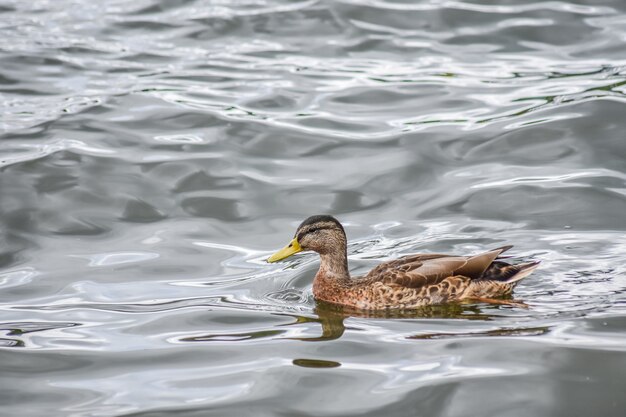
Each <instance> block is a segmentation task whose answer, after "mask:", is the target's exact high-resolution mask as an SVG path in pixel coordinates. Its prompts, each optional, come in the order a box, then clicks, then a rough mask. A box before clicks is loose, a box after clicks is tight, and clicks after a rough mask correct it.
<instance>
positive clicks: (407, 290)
mask: <svg viewBox="0 0 626 417" xmlns="http://www.w3.org/2000/svg"><path fill="white" fill-rule="evenodd" d="M510 248H511V246H504V247H501V248H497V249H493V250H490V251H488V252H484V253H481V254H479V255H474V256H455V255H443V254H418V255H409V256H404V257H402V258H398V259H395V260H393V261H389V262H384V263H382V264H380V265H378V266H377V267H375V268H374V269H372V270H371V271H370V272H369V273H368V274H367V275H364V276H361V277H350V274H349V272H348V257H347V240H346V234H345V232H344V230H343V227H342V226H341V224H340V223H339V222H338V221H337V220H336V219H335V218H333V217H331V216H325V215H322V216H312V217H309V218H308V219H306V220H305V221H304V222H302V224H301V225H300V226H299V227H298V230H297V231H296V235H295V237H294V239H293V240H292V241H291V243H290V244H289V245H288V246H287V247H285V248H284V249H282V250H281V251H279V252H277V253H276V254H274V255H273V256H271V257H270V258H269V259H268V261H269V262H276V261H279V260H281V259H284V258H286V257H288V256H291V255H293V254H294V253H297V252H300V251H303V250H313V251H315V252H317V253H319V254H320V257H321V264H320V269H319V271H318V272H317V274H316V275H315V279H314V281H313V295H314V296H315V298H317V299H318V300H324V301H327V302H330V303H334V304H341V305H345V306H350V307H355V308H359V309H364V310H387V309H414V308H419V307H423V306H426V305H431V304H442V303H446V302H451V301H461V300H466V299H483V300H484V299H491V298H493V297H501V296H504V295H509V294H511V292H512V291H513V288H514V287H515V286H516V285H517V283H518V282H519V281H520V280H521V279H522V278H524V277H526V276H528V275H529V274H530V273H531V272H532V271H533V270H534V269H535V268H536V267H537V265H538V262H526V263H520V264H516V265H511V264H508V263H506V262H504V261H502V260H500V259H498V256H499V255H500V254H501V253H502V252H504V251H505V250H508V249H510Z"/></svg>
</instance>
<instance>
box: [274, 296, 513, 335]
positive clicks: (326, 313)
mask: <svg viewBox="0 0 626 417" xmlns="http://www.w3.org/2000/svg"><path fill="white" fill-rule="evenodd" d="M502 301H503V302H505V304H506V305H509V306H513V307H518V306H519V307H524V306H525V304H523V303H522V302H520V301H510V302H506V301H507V300H502ZM487 308H495V309H496V311H497V308H498V307H496V306H493V305H488V306H485V305H484V304H474V303H463V304H461V303H458V304H457V303H455V304H444V305H435V306H427V307H423V308H420V309H413V310H382V311H371V310H359V309H355V308H352V307H345V306H340V305H335V304H330V303H325V302H323V301H318V302H317V303H316V306H315V309H314V310H313V312H314V314H315V315H316V316H317V317H310V316H300V315H290V316H291V317H293V318H294V319H295V321H294V322H293V323H289V324H286V325H283V326H293V325H300V324H305V323H319V324H320V325H321V326H322V334H321V335H320V336H313V337H289V339H292V340H301V341H305V342H320V341H328V340H335V339H339V338H340V337H341V336H343V334H344V333H345V331H346V329H350V328H349V327H346V326H345V324H344V320H345V319H347V318H350V317H358V318H375V319H422V318H435V319H464V320H483V321H488V320H491V319H492V317H493V316H494V315H493V314H488V313H485V310H487ZM431 336H434V335H431ZM442 336H443V334H442ZM409 338H410V339H413V338H419V336H415V337H409ZM422 338H427V337H422Z"/></svg>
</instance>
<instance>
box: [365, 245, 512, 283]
mask: <svg viewBox="0 0 626 417" xmlns="http://www.w3.org/2000/svg"><path fill="white" fill-rule="evenodd" d="M504 250H506V249H505V248H498V249H494V250H491V251H489V252H484V253H481V254H479V255H475V256H452V255H441V254H428V255H410V256H405V257H403V258H399V259H396V260H394V261H390V262H385V263H383V264H380V265H378V266H377V267H376V268H374V269H373V270H372V271H371V272H370V273H369V274H367V276H366V277H365V278H366V279H367V280H369V281H370V282H374V281H380V282H383V283H384V284H387V285H392V286H393V285H397V286H402V287H407V288H420V287H424V286H429V285H436V284H438V283H439V282H441V281H443V280H444V279H446V278H448V277H451V276H459V275H460V276H464V277H466V278H469V279H478V278H480V277H481V276H482V275H483V273H484V272H485V271H486V270H487V268H488V267H489V266H490V265H491V264H492V262H493V261H494V259H496V258H497V257H498V255H499V254H500V253H502V252H503V251H504Z"/></svg>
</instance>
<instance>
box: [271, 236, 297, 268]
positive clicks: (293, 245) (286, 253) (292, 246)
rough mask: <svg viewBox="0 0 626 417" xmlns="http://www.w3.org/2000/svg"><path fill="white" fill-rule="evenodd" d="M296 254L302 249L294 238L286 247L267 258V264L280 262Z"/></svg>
mask: <svg viewBox="0 0 626 417" xmlns="http://www.w3.org/2000/svg"><path fill="white" fill-rule="evenodd" d="M298 252H302V248H301V247H300V244H299V243H298V239H296V238H295V237H294V238H293V239H292V240H291V242H289V244H288V245H287V246H285V247H284V248H282V249H281V250H279V251H278V252H276V253H275V254H273V255H272V256H270V257H269V258H267V262H278V261H282V260H283V259H285V258H289V257H290V256H291V255H293V254H296V253H298Z"/></svg>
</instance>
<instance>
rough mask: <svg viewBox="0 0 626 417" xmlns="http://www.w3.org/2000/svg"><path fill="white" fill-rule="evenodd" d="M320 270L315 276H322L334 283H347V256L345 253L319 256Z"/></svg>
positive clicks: (348, 277)
mask: <svg viewBox="0 0 626 417" xmlns="http://www.w3.org/2000/svg"><path fill="white" fill-rule="evenodd" d="M320 258H321V262H320V269H319V271H318V272H317V275H323V276H325V277H328V278H330V279H333V280H336V281H340V282H341V281H349V280H350V272H349V271H348V255H347V253H346V251H345V250H344V251H343V252H335V253H326V254H320Z"/></svg>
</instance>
